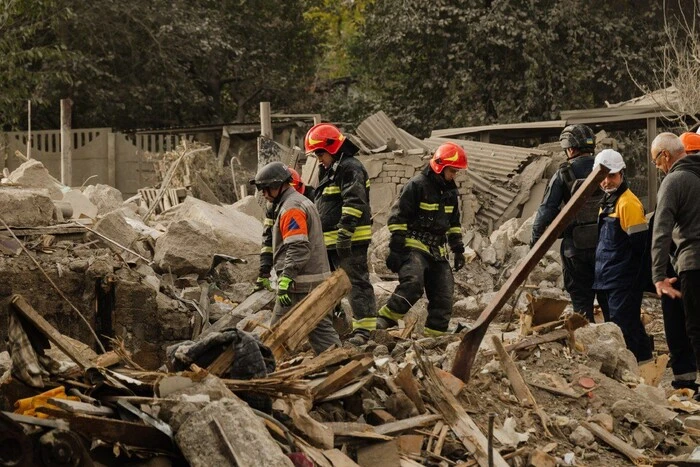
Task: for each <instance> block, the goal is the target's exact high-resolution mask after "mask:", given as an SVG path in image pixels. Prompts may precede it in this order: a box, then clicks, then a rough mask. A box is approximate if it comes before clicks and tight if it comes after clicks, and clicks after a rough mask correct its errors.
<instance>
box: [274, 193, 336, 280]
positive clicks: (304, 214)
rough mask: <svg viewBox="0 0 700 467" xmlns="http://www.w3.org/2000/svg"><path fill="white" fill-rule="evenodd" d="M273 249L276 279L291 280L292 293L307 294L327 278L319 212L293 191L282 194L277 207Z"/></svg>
mask: <svg viewBox="0 0 700 467" xmlns="http://www.w3.org/2000/svg"><path fill="white" fill-rule="evenodd" d="M272 249H273V257H274V265H275V271H276V272H277V276H278V277H280V276H286V277H289V278H291V279H293V280H294V284H293V286H292V288H293V291H295V292H310V291H311V289H312V288H313V287H315V286H316V285H318V284H319V283H321V282H322V281H323V280H325V279H326V278H327V277H328V276H330V266H329V264H328V255H327V253H326V248H325V246H324V245H323V232H322V230H321V220H320V218H319V216H318V211H317V210H316V207H315V206H314V204H313V203H312V202H311V201H310V200H309V199H307V198H305V197H304V196H302V195H300V194H299V193H297V192H296V191H295V190H294V189H293V188H290V189H287V190H285V191H284V192H283V193H282V194H281V195H280V200H279V202H278V203H277V206H276V209H275V220H274V225H273V227H272Z"/></svg>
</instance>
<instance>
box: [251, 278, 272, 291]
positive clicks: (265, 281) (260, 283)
mask: <svg viewBox="0 0 700 467" xmlns="http://www.w3.org/2000/svg"><path fill="white" fill-rule="evenodd" d="M262 289H267V290H272V284H271V283H270V278H269V277H262V276H260V277H258V278H257V279H256V280H255V287H253V292H257V291H258V290H262Z"/></svg>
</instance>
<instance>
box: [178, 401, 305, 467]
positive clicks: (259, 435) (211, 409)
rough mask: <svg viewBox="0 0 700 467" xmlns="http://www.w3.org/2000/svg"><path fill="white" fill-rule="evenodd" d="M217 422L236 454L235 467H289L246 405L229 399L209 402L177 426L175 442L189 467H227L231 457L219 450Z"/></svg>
mask: <svg viewBox="0 0 700 467" xmlns="http://www.w3.org/2000/svg"><path fill="white" fill-rule="evenodd" d="M214 420H216V422H218V424H219V425H220V426H221V428H222V431H223V436H225V437H226V439H227V440H228V442H229V443H230V444H231V446H232V448H233V450H234V452H235V453H236V458H237V464H238V465H276V466H287V467H293V465H294V464H293V463H292V461H291V460H289V458H288V457H287V456H285V455H284V453H283V452H282V449H281V448H280V447H279V445H278V444H277V442H275V440H274V439H273V438H272V436H270V433H269V432H268V431H267V428H265V424H264V423H263V421H262V419H261V418H260V417H258V416H257V415H255V413H253V411H252V410H251V409H250V407H249V406H248V404H246V403H245V402H243V401H241V400H240V399H239V398H238V397H236V396H233V397H230V398H227V399H221V400H219V401H216V402H212V403H210V404H209V405H207V406H206V407H205V408H204V409H202V410H200V411H197V412H193V413H191V414H190V416H189V417H188V418H187V420H185V421H184V423H183V424H182V425H181V426H180V429H179V430H178V432H177V434H176V435H175V441H176V442H177V445H178V446H179V447H180V450H181V451H182V454H183V455H184V456H185V459H187V461H188V462H189V464H190V465H191V466H193V467H200V466H201V467H209V466H211V465H231V464H232V462H231V458H230V457H229V456H228V455H227V454H226V450H225V449H222V448H221V447H222V441H221V436H222V434H221V433H220V432H219V431H218V429H217V428H216V424H215V422H214Z"/></svg>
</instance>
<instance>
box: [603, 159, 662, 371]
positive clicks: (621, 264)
mask: <svg viewBox="0 0 700 467" xmlns="http://www.w3.org/2000/svg"><path fill="white" fill-rule="evenodd" d="M601 164H602V165H604V166H606V167H608V168H609V169H610V173H609V174H608V176H607V177H606V178H605V179H603V181H602V182H601V183H600V187H601V188H602V189H603V191H605V197H604V198H603V201H602V203H601V210H600V215H599V217H598V245H597V247H596V257H595V280H594V281H593V288H594V289H595V290H596V291H597V293H598V302H599V303H600V307H601V308H602V309H603V315H604V316H605V320H606V321H612V322H613V323H615V324H617V325H618V326H619V327H620V329H621V330H622V335H623V336H624V338H625V343H626V344H627V348H628V349H629V350H630V351H632V353H633V354H634V356H635V357H636V358H637V361H638V362H640V363H643V362H646V361H648V360H651V358H652V348H651V341H650V339H649V336H648V335H647V333H646V331H645V329H644V325H643V324H642V321H641V305H642V295H643V294H644V277H645V274H644V268H643V267H642V266H643V259H644V256H645V251H646V249H647V233H648V229H649V227H648V225H647V221H646V218H645V217H644V206H642V203H641V201H639V198H637V197H636V196H635V194H634V193H632V191H631V190H630V189H629V187H628V186H627V181H626V180H625V172H624V169H625V167H626V165H625V161H624V160H623V159H622V155H621V154H620V153H619V152H617V151H614V150H612V149H605V150H603V151H601V152H599V153H598V155H597V156H596V158H595V162H594V167H595V166H597V165H601Z"/></svg>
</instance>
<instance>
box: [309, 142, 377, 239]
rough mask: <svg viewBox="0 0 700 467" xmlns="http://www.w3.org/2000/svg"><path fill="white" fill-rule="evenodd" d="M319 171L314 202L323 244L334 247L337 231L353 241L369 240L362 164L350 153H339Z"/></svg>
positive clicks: (366, 188)
mask: <svg viewBox="0 0 700 467" xmlns="http://www.w3.org/2000/svg"><path fill="white" fill-rule="evenodd" d="M321 174H322V177H321V181H320V182H319V185H318V187H317V188H316V199H315V202H316V207H317V208H318V213H319V215H320V216H321V222H322V225H323V236H324V242H325V245H326V247H328V248H334V247H335V244H336V243H337V241H338V231H339V230H343V231H345V233H346V234H348V235H350V236H351V238H352V243H353V244H359V245H366V244H369V242H370V241H371V240H372V215H371V210H370V206H369V176H368V175H367V171H366V170H365V168H364V166H363V165H362V163H361V162H360V161H359V160H357V159H356V158H355V157H354V156H349V155H343V156H342V157H341V159H340V160H339V161H337V162H335V163H334V164H333V165H332V166H331V167H330V168H329V169H328V170H323V171H322V172H321Z"/></svg>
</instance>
